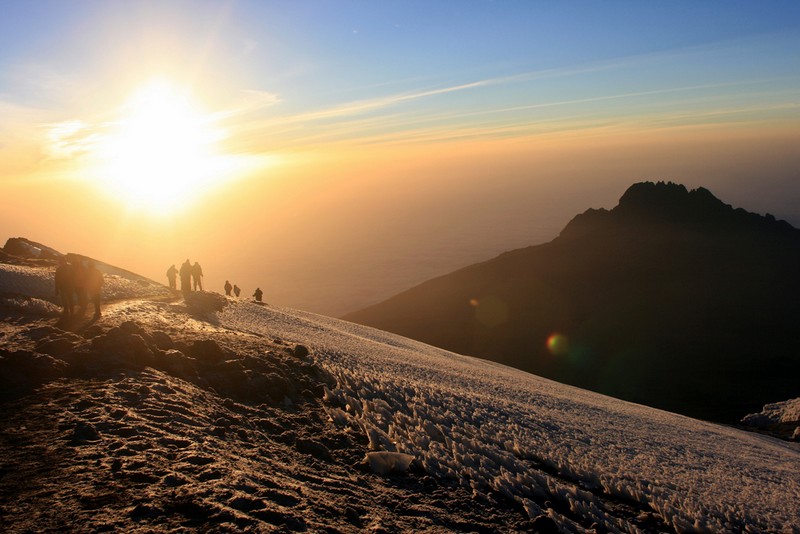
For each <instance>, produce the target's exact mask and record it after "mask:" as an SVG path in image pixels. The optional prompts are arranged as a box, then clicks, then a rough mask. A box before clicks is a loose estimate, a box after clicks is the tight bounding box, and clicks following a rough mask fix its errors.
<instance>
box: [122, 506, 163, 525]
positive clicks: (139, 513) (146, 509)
mask: <svg viewBox="0 0 800 534" xmlns="http://www.w3.org/2000/svg"><path fill="white" fill-rule="evenodd" d="M162 514H163V512H162V511H161V510H160V509H159V508H157V507H155V506H152V505H150V504H144V503H139V504H137V505H136V506H134V508H133V510H131V512H130V515H131V518H132V519H133V520H134V521H139V520H142V519H152V518H154V517H159V516H160V515H162Z"/></svg>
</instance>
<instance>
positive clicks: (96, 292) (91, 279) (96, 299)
mask: <svg viewBox="0 0 800 534" xmlns="http://www.w3.org/2000/svg"><path fill="white" fill-rule="evenodd" d="M84 287H85V290H86V296H87V298H88V299H89V300H91V301H92V303H93V304H94V316H95V318H97V317H100V295H101V288H102V287H103V273H101V272H100V270H99V269H98V268H97V265H96V264H95V262H94V261H92V260H90V261H89V267H88V268H87V269H86V273H85V281H84Z"/></svg>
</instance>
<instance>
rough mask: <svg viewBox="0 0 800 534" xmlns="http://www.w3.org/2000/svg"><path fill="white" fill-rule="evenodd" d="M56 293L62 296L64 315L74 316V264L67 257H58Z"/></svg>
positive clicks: (62, 313)
mask: <svg viewBox="0 0 800 534" xmlns="http://www.w3.org/2000/svg"><path fill="white" fill-rule="evenodd" d="M55 281H56V295H57V296H59V297H61V307H62V308H64V309H63V311H62V312H61V315H63V316H64V317H71V316H72V293H73V292H74V291H75V273H74V272H73V270H72V265H70V264H69V263H67V258H65V257H64V256H61V257H60V258H58V267H56V276H55Z"/></svg>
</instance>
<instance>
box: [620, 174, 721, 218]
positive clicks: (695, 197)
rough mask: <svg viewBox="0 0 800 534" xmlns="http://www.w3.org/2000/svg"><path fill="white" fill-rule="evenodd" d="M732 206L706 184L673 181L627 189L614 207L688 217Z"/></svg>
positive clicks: (625, 212)
mask: <svg viewBox="0 0 800 534" xmlns="http://www.w3.org/2000/svg"><path fill="white" fill-rule="evenodd" d="M732 209H733V208H731V207H730V206H729V205H727V204H725V203H723V202H722V201H721V200H719V199H718V198H717V197H715V196H714V195H713V194H712V193H711V191H709V190H708V189H706V188H704V187H698V188H697V189H692V190H691V191H690V190H688V189H686V186H684V185H683V184H676V183H673V182H655V183H654V182H640V183H636V184H633V185H632V186H630V187H629V188H628V190H627V191H625V193H624V194H623V195H622V197H621V198H620V199H619V205H618V206H617V207H616V208H614V210H613V211H614V212H617V213H624V214H629V213H635V214H646V215H651V216H652V215H660V216H667V217H670V216H671V217H677V218H682V219H685V218H686V217H687V216H688V217H693V216H695V217H696V216H698V215H702V214H704V213H705V214H710V213H721V212H723V211H729V210H732Z"/></svg>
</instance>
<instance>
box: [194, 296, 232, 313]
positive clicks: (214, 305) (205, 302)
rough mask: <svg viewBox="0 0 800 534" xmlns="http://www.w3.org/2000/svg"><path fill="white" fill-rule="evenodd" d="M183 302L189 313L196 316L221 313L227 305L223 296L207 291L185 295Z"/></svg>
mask: <svg viewBox="0 0 800 534" xmlns="http://www.w3.org/2000/svg"><path fill="white" fill-rule="evenodd" d="M185 302H186V307H187V308H188V309H189V312H190V313H191V314H193V315H196V316H205V315H208V314H209V313H213V312H218V311H222V309H223V308H225V306H227V305H228V300H227V299H226V298H225V297H224V296H222V295H220V294H219V293H209V292H207V291H192V292H191V293H189V294H188V295H186V297H185Z"/></svg>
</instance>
